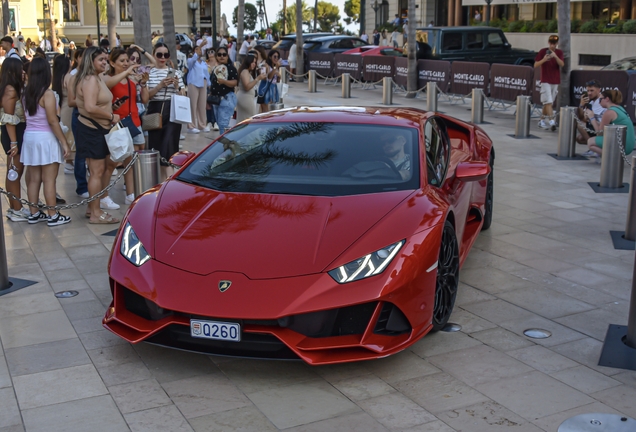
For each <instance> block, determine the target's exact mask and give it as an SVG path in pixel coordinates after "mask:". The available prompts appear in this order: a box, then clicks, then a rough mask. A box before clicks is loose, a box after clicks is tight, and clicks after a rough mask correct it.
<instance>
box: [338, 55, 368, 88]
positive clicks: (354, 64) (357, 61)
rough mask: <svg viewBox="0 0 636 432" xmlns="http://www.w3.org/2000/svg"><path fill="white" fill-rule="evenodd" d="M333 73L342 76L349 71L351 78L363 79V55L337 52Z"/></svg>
mask: <svg viewBox="0 0 636 432" xmlns="http://www.w3.org/2000/svg"><path fill="white" fill-rule="evenodd" d="M334 63H335V65H334V69H333V75H334V76H337V77H338V76H340V75H342V74H343V73H348V74H349V75H351V78H353V79H356V80H358V81H359V80H361V79H362V56H359V55H351V54H336V56H335V59H334Z"/></svg>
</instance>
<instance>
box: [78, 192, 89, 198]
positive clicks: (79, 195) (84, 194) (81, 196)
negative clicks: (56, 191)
mask: <svg viewBox="0 0 636 432" xmlns="http://www.w3.org/2000/svg"><path fill="white" fill-rule="evenodd" d="M77 196H78V197H80V198H88V192H84V193H81V194H77Z"/></svg>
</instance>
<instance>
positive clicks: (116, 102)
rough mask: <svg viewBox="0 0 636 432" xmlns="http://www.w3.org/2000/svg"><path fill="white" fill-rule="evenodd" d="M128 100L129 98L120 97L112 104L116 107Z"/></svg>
mask: <svg viewBox="0 0 636 432" xmlns="http://www.w3.org/2000/svg"><path fill="white" fill-rule="evenodd" d="M128 99H130V97H129V96H122V97H120V98H119V99H116V100H115V102H113V105H117V104H119V103H122V102H126V101H127V100H128Z"/></svg>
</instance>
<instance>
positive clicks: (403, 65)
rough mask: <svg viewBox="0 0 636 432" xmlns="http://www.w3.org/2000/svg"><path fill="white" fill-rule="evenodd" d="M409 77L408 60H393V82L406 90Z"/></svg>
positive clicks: (404, 58) (397, 58) (401, 58)
mask: <svg viewBox="0 0 636 432" xmlns="http://www.w3.org/2000/svg"><path fill="white" fill-rule="evenodd" d="M408 75H409V59H408V58H406V57H396V58H395V76H394V77H393V81H395V83H396V84H397V85H399V86H402V87H404V88H406V87H407V86H408V80H409V78H408Z"/></svg>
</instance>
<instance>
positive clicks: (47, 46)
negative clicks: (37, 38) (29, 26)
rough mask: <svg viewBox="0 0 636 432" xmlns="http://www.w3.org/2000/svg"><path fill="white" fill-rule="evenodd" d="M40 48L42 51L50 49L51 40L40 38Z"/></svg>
mask: <svg viewBox="0 0 636 432" xmlns="http://www.w3.org/2000/svg"><path fill="white" fill-rule="evenodd" d="M40 48H42V50H43V51H44V52H48V51H51V41H50V40H48V39H42V41H41V42H40Z"/></svg>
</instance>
